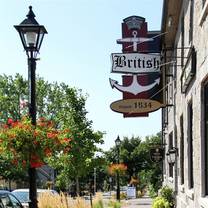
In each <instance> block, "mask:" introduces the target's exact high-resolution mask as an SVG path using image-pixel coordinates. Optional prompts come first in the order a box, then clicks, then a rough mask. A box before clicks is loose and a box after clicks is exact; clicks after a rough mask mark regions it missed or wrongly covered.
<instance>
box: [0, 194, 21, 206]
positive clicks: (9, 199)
mask: <svg viewBox="0 0 208 208" xmlns="http://www.w3.org/2000/svg"><path fill="white" fill-rule="evenodd" d="M10 207H11V208H23V206H22V204H21V203H20V201H19V200H18V199H17V198H16V197H15V196H14V195H13V194H12V193H11V192H9V191H4V190H0V208H10Z"/></svg>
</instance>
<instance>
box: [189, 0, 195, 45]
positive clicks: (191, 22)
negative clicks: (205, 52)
mask: <svg viewBox="0 0 208 208" xmlns="http://www.w3.org/2000/svg"><path fill="white" fill-rule="evenodd" d="M193 17H194V0H190V17H189V43H190V42H192V40H193Z"/></svg>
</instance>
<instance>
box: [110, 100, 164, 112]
mask: <svg viewBox="0 0 208 208" xmlns="http://www.w3.org/2000/svg"><path fill="white" fill-rule="evenodd" d="M161 107H163V104H161V103H160V102H158V101H156V100H149V99H125V100H118V101H115V102H113V103H111V105H110V108H111V109H112V110H113V111H116V112H119V113H148V112H152V111H156V110H158V109H159V108H161Z"/></svg>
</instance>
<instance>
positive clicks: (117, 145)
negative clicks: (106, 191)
mask: <svg viewBox="0 0 208 208" xmlns="http://www.w3.org/2000/svg"><path fill="white" fill-rule="evenodd" d="M115 144H116V148H117V163H118V164H119V163H120V161H119V157H120V145H121V140H120V138H119V136H118V137H117V139H116V140H115ZM116 199H117V200H118V201H120V178H119V172H118V171H117V190H116Z"/></svg>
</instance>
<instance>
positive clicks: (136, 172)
mask: <svg viewBox="0 0 208 208" xmlns="http://www.w3.org/2000/svg"><path fill="white" fill-rule="evenodd" d="M159 144H161V135H160V133H158V134H156V135H152V136H147V137H146V138H145V139H144V140H142V139H141V138H140V137H131V138H130V139H129V138H128V137H124V139H123V140H122V141H121V145H120V162H121V163H124V164H126V165H127V173H126V177H122V178H121V184H123V185H127V183H129V182H130V180H131V178H132V177H134V178H138V181H139V183H138V185H137V188H138V189H139V190H143V189H145V188H146V187H148V186H149V185H150V187H151V190H150V191H152V196H153V195H155V191H156V190H158V189H159V188H160V187H161V175H162V170H161V165H160V164H158V163H153V162H152V161H151V160H150V153H149V152H150V149H151V148H152V147H153V146H155V145H159ZM106 158H107V160H108V162H109V163H115V162H116V160H117V150H116V147H113V148H111V149H110V150H109V151H108V152H106ZM153 193H154V194H153Z"/></svg>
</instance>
